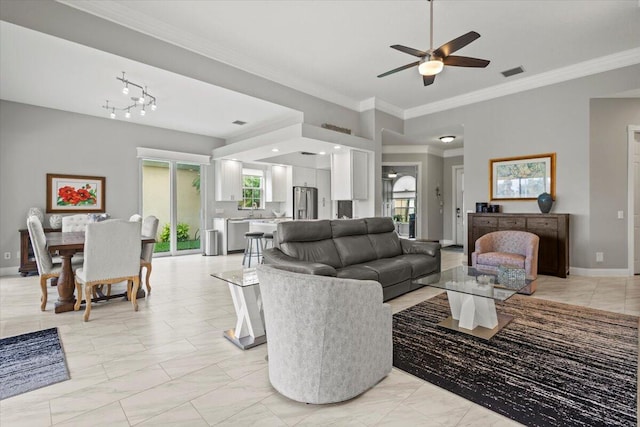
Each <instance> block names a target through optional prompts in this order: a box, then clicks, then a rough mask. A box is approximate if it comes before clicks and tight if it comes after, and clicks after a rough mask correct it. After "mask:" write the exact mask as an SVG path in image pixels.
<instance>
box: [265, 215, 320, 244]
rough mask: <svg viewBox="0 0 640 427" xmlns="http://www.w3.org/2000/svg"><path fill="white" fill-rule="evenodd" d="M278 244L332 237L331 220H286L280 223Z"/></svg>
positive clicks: (277, 233)
mask: <svg viewBox="0 0 640 427" xmlns="http://www.w3.org/2000/svg"><path fill="white" fill-rule="evenodd" d="M276 236H277V237H278V244H281V243H284V242H313V241H316V240H326V239H331V237H332V235H331V221H329V220H322V221H286V222H281V223H279V224H278V230H277V232H276Z"/></svg>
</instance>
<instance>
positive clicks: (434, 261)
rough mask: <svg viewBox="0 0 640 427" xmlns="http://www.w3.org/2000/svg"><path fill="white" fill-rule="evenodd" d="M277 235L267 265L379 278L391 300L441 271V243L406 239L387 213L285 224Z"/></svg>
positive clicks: (315, 272) (330, 273) (265, 253)
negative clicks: (400, 234) (399, 232)
mask: <svg viewBox="0 0 640 427" xmlns="http://www.w3.org/2000/svg"><path fill="white" fill-rule="evenodd" d="M274 239H275V241H276V247H274V248H269V249H267V250H265V251H264V263H265V264H273V265H277V266H279V267H280V268H284V269H287V270H290V271H295V272H299V273H307V274H316V275H321V276H334V277H340V278H348V279H361V280H375V281H376V282H379V283H380V284H381V285H382V292H383V298H384V300H385V301H386V300H389V299H391V298H395V297H397V296H399V295H402V294H404V293H406V292H409V291H412V290H414V289H417V288H419V287H421V285H416V284H414V283H413V280H414V279H417V278H420V277H424V276H429V275H432V274H436V273H439V272H440V244H439V243H435V242H416V241H413V240H408V239H401V238H399V237H398V234H397V233H396V231H395V225H394V223H393V220H392V219H391V218H386V217H375V218H362V219H337V220H303V221H300V220H297V221H287V222H281V223H280V224H278V229H277V233H276V235H275V236H274ZM434 279H436V280H437V276H434Z"/></svg>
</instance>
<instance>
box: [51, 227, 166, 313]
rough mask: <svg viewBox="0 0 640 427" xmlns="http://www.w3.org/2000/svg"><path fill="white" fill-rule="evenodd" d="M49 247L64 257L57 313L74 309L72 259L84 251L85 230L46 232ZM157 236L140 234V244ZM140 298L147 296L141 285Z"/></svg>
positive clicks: (59, 281)
mask: <svg viewBox="0 0 640 427" xmlns="http://www.w3.org/2000/svg"><path fill="white" fill-rule="evenodd" d="M46 239H47V240H46V241H47V249H48V250H49V252H50V253H52V254H57V255H58V256H59V257H60V258H61V259H62V269H61V271H60V276H59V277H58V284H57V286H56V287H57V289H58V301H56V303H55V310H54V312H55V313H64V312H66V311H73V310H74V306H75V303H76V298H75V289H76V286H75V277H74V274H73V269H72V268H71V259H72V258H73V256H74V255H75V254H76V253H78V252H83V251H84V231H72V232H68V231H67V232H52V233H47V234H46ZM154 242H155V238H154V237H150V236H140V244H141V245H144V244H145V243H154ZM118 296H120V295H113V296H110V297H103V299H107V298H115V297H118ZM136 297H137V298H138V299H140V298H144V297H145V292H144V290H143V289H142V287H140V288H139V289H138V293H137V294H136Z"/></svg>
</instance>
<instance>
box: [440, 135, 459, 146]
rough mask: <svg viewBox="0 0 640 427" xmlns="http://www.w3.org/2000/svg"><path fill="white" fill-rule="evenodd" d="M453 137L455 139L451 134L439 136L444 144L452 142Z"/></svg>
mask: <svg viewBox="0 0 640 427" xmlns="http://www.w3.org/2000/svg"><path fill="white" fill-rule="evenodd" d="M454 139H456V137H455V136H452V135H447V136H441V137H440V141H442V142H444V143H445V144H448V143H450V142H453V140H454Z"/></svg>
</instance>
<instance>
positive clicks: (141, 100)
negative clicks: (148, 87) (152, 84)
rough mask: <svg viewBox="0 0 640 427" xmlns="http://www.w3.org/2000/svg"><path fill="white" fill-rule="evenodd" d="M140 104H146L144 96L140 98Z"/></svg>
mask: <svg viewBox="0 0 640 427" xmlns="http://www.w3.org/2000/svg"><path fill="white" fill-rule="evenodd" d="M138 104H144V95H142V96H141V97H140V98H138Z"/></svg>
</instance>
